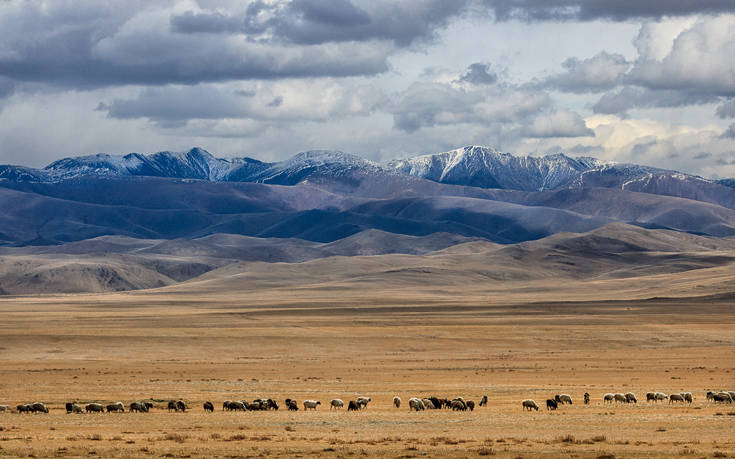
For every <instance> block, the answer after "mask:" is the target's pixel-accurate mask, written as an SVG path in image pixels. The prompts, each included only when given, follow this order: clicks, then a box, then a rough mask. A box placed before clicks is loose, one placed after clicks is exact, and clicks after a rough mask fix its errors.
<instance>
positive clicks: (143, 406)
mask: <svg viewBox="0 0 735 459" xmlns="http://www.w3.org/2000/svg"><path fill="white" fill-rule="evenodd" d="M148 410H150V408H149V407H148V404H147V403H141V402H133V403H131V404H130V412H131V413H147V412H148Z"/></svg>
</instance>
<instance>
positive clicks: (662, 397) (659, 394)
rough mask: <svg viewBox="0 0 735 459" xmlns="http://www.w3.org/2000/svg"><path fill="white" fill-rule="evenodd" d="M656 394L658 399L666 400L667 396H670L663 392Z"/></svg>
mask: <svg viewBox="0 0 735 459" xmlns="http://www.w3.org/2000/svg"><path fill="white" fill-rule="evenodd" d="M655 396H656V400H666V399H667V398H669V396H668V395H666V394H664V393H663V392H656V394H655Z"/></svg>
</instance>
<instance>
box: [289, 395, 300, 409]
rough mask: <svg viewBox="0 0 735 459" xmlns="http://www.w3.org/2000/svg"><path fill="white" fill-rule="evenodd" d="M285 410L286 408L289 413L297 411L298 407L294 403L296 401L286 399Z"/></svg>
mask: <svg viewBox="0 0 735 459" xmlns="http://www.w3.org/2000/svg"><path fill="white" fill-rule="evenodd" d="M286 408H288V410H289V411H298V410H299V405H298V403H297V402H296V400H291V399H290V398H287V399H286Z"/></svg>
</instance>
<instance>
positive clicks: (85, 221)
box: [0, 146, 735, 293]
mask: <svg viewBox="0 0 735 459" xmlns="http://www.w3.org/2000/svg"><path fill="white" fill-rule="evenodd" d="M729 185H730V182H727V181H723V182H717V181H713V180H707V179H704V178H701V177H697V176H693V175H688V174H684V173H680V172H675V171H668V170H663V169H657V168H652V167H646V166H638V165H633V164H615V163H610V162H605V161H600V160H597V159H594V158H588V157H578V158H572V157H569V156H566V155H562V154H556V155H551V156H546V157H533V156H514V155H511V154H508V153H500V152H498V151H496V150H494V149H491V148H487V147H477V146H470V147H464V148H460V149H456V150H452V151H449V152H445V153H439V154H435V155H424V156H418V157H414V158H408V159H401V160H394V161H389V162H386V163H383V164H379V163H375V162H372V161H368V160H365V159H362V158H360V157H357V156H353V155H349V154H345V153H341V152H336V151H309V152H304V153H299V154H297V155H295V156H293V157H292V158H290V159H288V160H286V161H282V162H276V163H268V162H262V161H258V160H256V159H252V158H239V159H219V158H215V157H214V156H213V155H211V154H210V153H208V152H207V151H205V150H202V149H199V148H194V149H191V150H189V151H187V152H184V153H172V152H160V153H155V154H151V155H142V154H137V153H132V154H129V155H125V156H110V155H94V156H81V157H75V158H65V159H61V160H58V161H55V162H53V163H51V164H49V165H48V166H47V167H45V168H43V169H33V168H28V167H23V166H11V165H7V166H0V206H1V207H2V209H3V218H2V219H0V246H4V247H5V248H4V249H3V251H2V252H0V289H2V290H0V293H1V292H3V291H4V292H6V293H11V292H15V293H18V292H23V291H31V292H33V291H46V290H44V289H43V288H41V286H42V285H47V286H49V285H51V286H53V285H56V286H57V287H54V288H55V289H56V290H63V291H67V290H69V288H71V290H72V291H104V290H106V289H112V290H120V289H123V290H125V289H136V288H150V287H155V286H162V285H170V284H171V283H176V282H181V281H185V280H187V279H191V278H195V277H197V276H199V275H202V274H203V273H206V272H209V271H211V270H216V269H220V268H222V267H224V266H227V265H229V264H231V263H235V262H243V261H246V262H248V263H252V262H286V263H301V262H304V261H308V260H312V259H315V258H328V257H334V256H343V257H345V256H346V257H353V256H364V255H368V256H370V255H383V254H391V253H403V254H412V255H416V256H418V255H421V256H423V255H426V254H428V253H429V252H431V251H436V250H450V249H451V247H452V246H454V245H457V244H466V243H468V242H471V241H484V242H483V243H486V244H501V245H506V246H509V247H515V246H516V245H518V244H523V243H526V241H534V240H541V239H544V240H545V239H546V238H550V237H553V236H554V235H558V234H584V233H589V232H594V231H596V230H597V229H600V228H602V227H610V225H620V224H624V225H628V226H627V227H629V226H631V225H632V226H633V227H638V228H641V229H646V230H650V231H653V232H654V233H655V234H658V233H656V232H657V231H662V230H667V231H674V232H679V233H682V234H686V233H688V234H693V235H701V236H706V237H715V238H728V237H731V236H735V189H733V188H732V187H730V186H729ZM612 227H615V226H612ZM667 234H668V233H667ZM110 238H113V239H110ZM115 238H117V239H115ZM356 238H357V239H356ZM649 239H650V238H649ZM647 240H648V239H647ZM121 241H122V242H121ZM212 241H216V242H212ZM222 241H228V242H227V243H224V244H223V243H222ZM279 241H280V242H279ZM355 241H361V242H360V243H359V244H357V245H355ZM120 244H122V247H123V248H124V249H121V248H120V247H119V245H120ZM335 244H336V246H335ZM152 247H156V249H155V250H154V249H152ZM335 247H337V248H335ZM468 247H472V246H471V245H470V246H468ZM164 249H165V250H164ZM590 250H591V252H590V253H591V254H592V255H594V254H595V252H594V251H595V250H601V249H599V248H597V249H592V248H591V249H590ZM641 250H643V249H641ZM646 250H648V249H646ZM172 251H173V252H172ZM598 255H599V254H598ZM534 256H536V257H538V256H539V255H537V254H536V255H534ZM18 257H20V258H18ZM503 259H504V260H505V258H503ZM19 260H24V261H22V262H19ZM84 260H86V261H84ZM18 263H20V264H18ZM80 263H81V264H80ZM70 266H71V267H70ZM13 267H15V268H13ZM21 267H22V268H21ZM70 269H71V271H72V272H73V273H74V274H73V276H72V277H73V278H75V279H77V280H78V282H77V283H76V284H74V283H69V282H67V281H66V280H65V278H64V275H62V273H67V272H68V271H69V270H70ZM49 270H50V271H49ZM80 279H87V280H80ZM33 285H35V286H36V287H32V288H31V287H29V286H33ZM70 285H76V287H73V288H72V287H69V286H70ZM65 286H66V287H65ZM67 287H69V288H67ZM44 288H46V287H44ZM49 288H51V287H49ZM54 288H51V290H54ZM65 288H66V290H65ZM24 289H26V290H24ZM39 289H40V290H39Z"/></svg>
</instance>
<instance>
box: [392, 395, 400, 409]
mask: <svg viewBox="0 0 735 459" xmlns="http://www.w3.org/2000/svg"><path fill="white" fill-rule="evenodd" d="M393 406H395V407H396V408H400V407H401V397H399V396H397V395H396V396H395V397H393Z"/></svg>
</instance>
